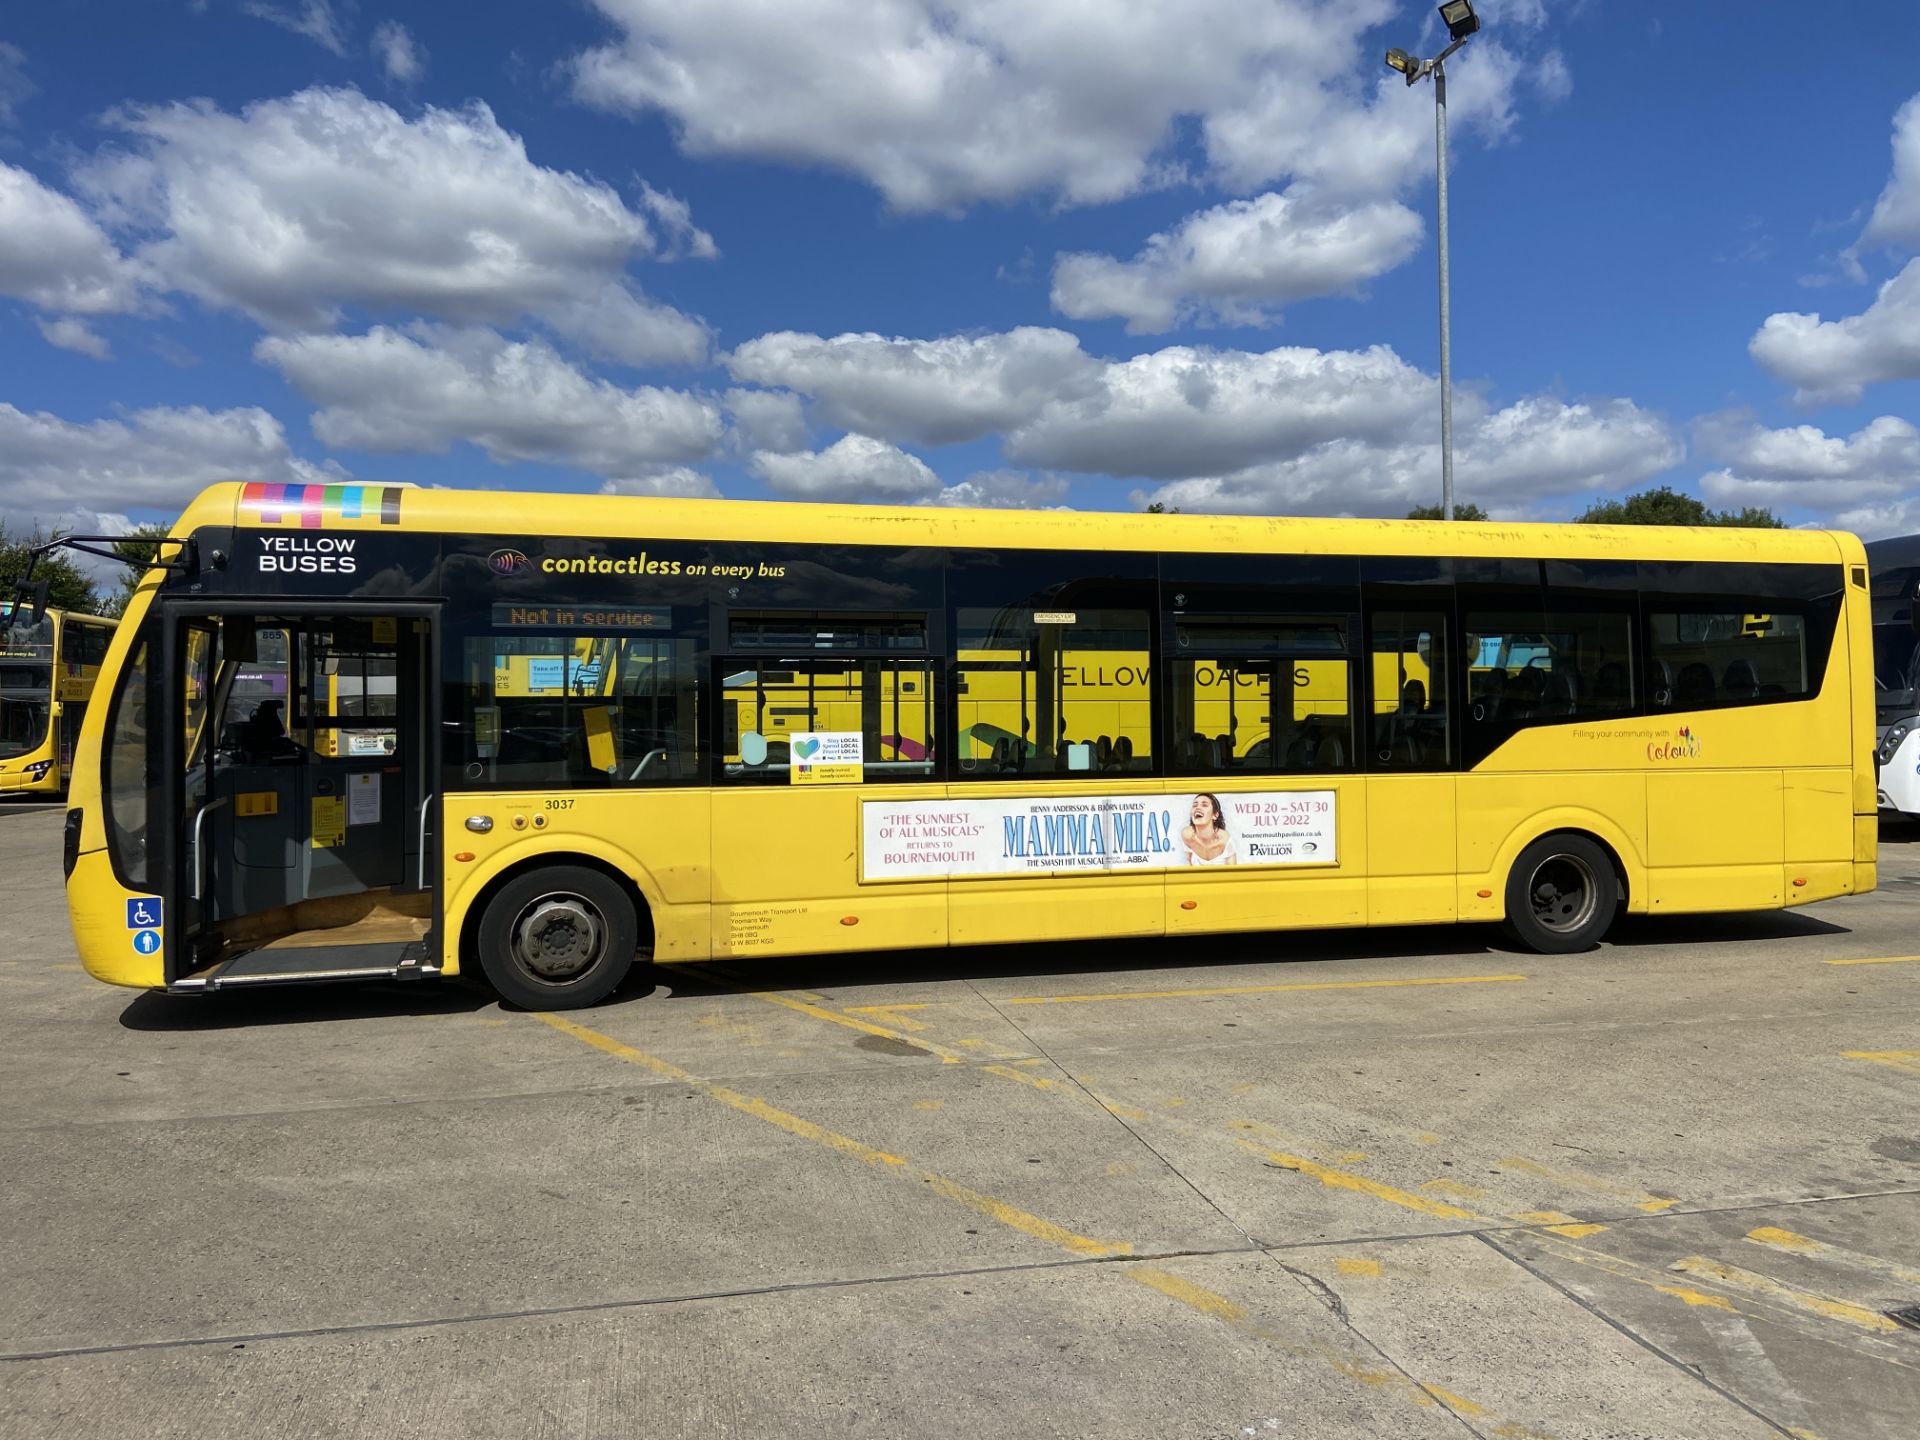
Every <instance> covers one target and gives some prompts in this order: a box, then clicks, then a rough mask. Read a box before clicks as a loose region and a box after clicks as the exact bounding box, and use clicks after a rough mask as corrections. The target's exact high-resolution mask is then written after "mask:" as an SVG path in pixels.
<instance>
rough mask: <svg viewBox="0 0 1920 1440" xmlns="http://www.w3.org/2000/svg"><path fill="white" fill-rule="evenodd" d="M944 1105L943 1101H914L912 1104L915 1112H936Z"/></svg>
mask: <svg viewBox="0 0 1920 1440" xmlns="http://www.w3.org/2000/svg"><path fill="white" fill-rule="evenodd" d="M946 1103H947V1102H946V1101H944V1100H916V1101H914V1102H913V1108H914V1109H916V1110H938V1109H939V1108H940V1107H941V1106H942V1105H944V1104H946Z"/></svg>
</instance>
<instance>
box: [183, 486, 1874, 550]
mask: <svg viewBox="0 0 1920 1440" xmlns="http://www.w3.org/2000/svg"><path fill="white" fill-rule="evenodd" d="M206 525H221V526H224V525H235V526H238V527H241V528H261V527H264V528H269V529H296V530H306V531H308V532H310V533H311V532H312V531H315V530H318V531H321V532H325V531H328V530H354V531H362V532H364V531H370V530H371V531H377V530H382V529H390V530H398V531H401V532H403V533H405V532H422V533H429V532H435V533H454V534H470V535H489V534H493V535H504V536H525V535H546V536H554V537H556V538H558V537H574V536H585V537H593V538H604V537H620V538H630V539H634V540H731V541H741V542H766V543H778V542H782V541H786V542H791V543H799V544H858V545H894V546H940V547H952V548H963V549H1019V550H1128V551H1179V552H1186V553H1194V552H1202V553H1204V552H1208V551H1221V552H1230V553H1272V554H1322V555H1430V554H1446V555H1461V556H1504V555H1513V554H1525V555H1533V556H1545V557H1565V558H1567V559H1616V560H1631V559H1662V560H1702V561H1707V560H1718V561H1740V560H1751V561H1767V562H1772V563H1794V562H1799V563H1826V564H1832V563H1834V562H1835V561H1836V560H1846V559H1856V560H1857V559H1859V558H1860V554H1861V552H1860V542H1859V541H1858V540H1857V539H1855V538H1854V537H1853V536H1852V535H1850V534H1846V533H1844V532H1841V531H1828V530H1757V529H1745V528H1734V527H1725V528H1721V527H1713V528H1708V527H1694V526H1647V525H1574V524H1565V523H1561V524H1540V523H1521V522H1511V521H1454V522H1451V523H1449V522H1446V521H1439V520H1355V519H1321V518H1315V517H1304V516H1269V515H1253V516H1242V515H1178V514H1143V513H1139V512H1130V513H1114V512H1109V511H1093V510H963V509H958V508H950V507H945V506H908V505H826V504H816V503H813V502H790V501H766V500H686V499H673V498H664V497H654V496H628V495H569V494H554V493H551V492H538V493H536V492H517V493H516V492H509V491H500V490H443V489H426V488H418V487H413V486H397V485H393V486H383V485H378V484H365V483H363V484H350V485H261V484H223V485H215V486H212V487H210V488H209V489H207V490H205V491H203V492H202V493H201V494H200V495H199V496H198V497H197V498H196V499H195V500H194V501H193V502H192V503H191V504H190V505H189V506H188V507H187V509H186V511H185V512H184V513H183V514H182V516H181V518H180V525H179V526H178V527H177V533H179V534H181V535H182V536H184V535H186V534H190V533H192V531H193V530H195V529H198V528H200V527H201V526H206Z"/></svg>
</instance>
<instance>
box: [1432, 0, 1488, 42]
mask: <svg viewBox="0 0 1920 1440" xmlns="http://www.w3.org/2000/svg"><path fill="white" fill-rule="evenodd" d="M1440 18H1441V20H1443V21H1444V22H1445V23H1446V27H1447V34H1449V35H1451V36H1452V37H1453V38H1454V39H1455V40H1464V39H1466V38H1467V37H1468V36H1469V35H1471V34H1473V32H1474V31H1476V30H1478V29H1479V28H1480V17H1479V16H1478V15H1476V14H1474V13H1473V0H1447V3H1446V4H1444V5H1442V6H1441V7H1440Z"/></svg>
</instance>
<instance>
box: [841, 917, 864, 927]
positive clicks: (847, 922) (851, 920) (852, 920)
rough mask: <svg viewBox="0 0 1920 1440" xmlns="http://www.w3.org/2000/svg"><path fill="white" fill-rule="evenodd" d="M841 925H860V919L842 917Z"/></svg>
mask: <svg viewBox="0 0 1920 1440" xmlns="http://www.w3.org/2000/svg"><path fill="white" fill-rule="evenodd" d="M840 923H841V924H842V925H858V924H859V923H860V917H859V916H858V915H842V916H841V917H840Z"/></svg>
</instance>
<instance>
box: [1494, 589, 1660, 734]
mask: <svg viewBox="0 0 1920 1440" xmlns="http://www.w3.org/2000/svg"><path fill="white" fill-rule="evenodd" d="M1461 628H1462V629H1463V631H1464V632H1465V637H1466V638H1465V644H1464V646H1463V647H1462V650H1463V654H1464V656H1465V659H1466V664H1467V686H1468V690H1467V693H1468V703H1469V715H1470V717H1471V718H1472V720H1473V721H1474V723H1475V724H1476V725H1479V726H1482V727H1487V726H1493V727H1498V728H1501V729H1511V728H1513V727H1515V726H1519V725H1553V724H1561V723H1564V722H1566V721H1569V720H1580V719H1596V718H1604V717H1607V716H1614V715H1622V714H1626V713H1627V712H1629V711H1630V710H1631V709H1632V708H1633V682H1632V676H1633V669H1634V666H1633V617H1632V615H1631V614H1630V613H1629V612H1628V611H1627V610H1626V609H1625V608H1624V607H1622V608H1621V609H1619V610H1615V611H1593V612H1584V611H1571V612H1563V613H1559V614H1551V615H1550V614H1548V613H1546V612H1544V611H1540V610H1530V611H1505V612H1491V613H1490V612H1486V611H1474V610H1469V611H1467V612H1466V613H1465V614H1464V615H1463V616H1462V618H1461Z"/></svg>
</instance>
